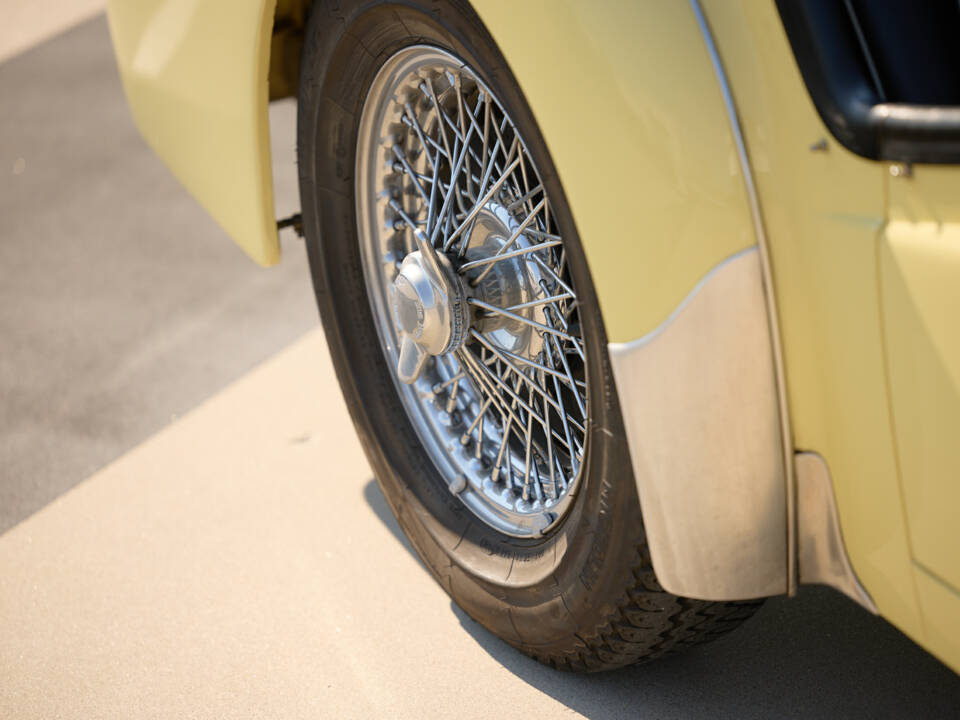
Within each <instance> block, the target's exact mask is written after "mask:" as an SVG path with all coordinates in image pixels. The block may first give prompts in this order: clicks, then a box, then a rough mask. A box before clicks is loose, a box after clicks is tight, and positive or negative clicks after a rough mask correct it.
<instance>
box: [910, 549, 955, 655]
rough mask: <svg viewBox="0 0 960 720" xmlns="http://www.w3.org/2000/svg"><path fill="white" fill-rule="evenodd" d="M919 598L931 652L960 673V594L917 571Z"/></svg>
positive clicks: (927, 573) (932, 577)
mask: <svg viewBox="0 0 960 720" xmlns="http://www.w3.org/2000/svg"><path fill="white" fill-rule="evenodd" d="M915 572H916V579H917V594H918V596H919V597H920V606H921V607H922V608H923V629H924V636H925V638H926V640H925V642H924V645H925V646H926V648H927V650H929V651H930V652H932V653H933V654H934V655H936V656H937V657H938V658H940V659H941V660H942V661H943V662H945V663H946V664H947V665H949V666H950V667H952V668H953V669H954V670H956V671H957V672H960V632H958V631H957V623H958V620H957V618H960V594H957V591H956V589H955V588H951V587H949V586H948V585H946V584H945V583H944V582H943V580H941V579H939V578H937V577H936V576H934V575H933V574H931V573H929V572H927V571H926V570H925V569H923V568H921V567H917V568H916V571H915Z"/></svg>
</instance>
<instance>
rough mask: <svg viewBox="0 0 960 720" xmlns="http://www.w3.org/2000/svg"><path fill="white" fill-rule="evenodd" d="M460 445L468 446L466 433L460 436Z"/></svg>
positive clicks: (468, 437)
mask: <svg viewBox="0 0 960 720" xmlns="http://www.w3.org/2000/svg"><path fill="white" fill-rule="evenodd" d="M460 444H461V445H469V444H470V436H469V435H468V434H467V433H464V434H463V435H461V436H460Z"/></svg>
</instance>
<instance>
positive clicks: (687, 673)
mask: <svg viewBox="0 0 960 720" xmlns="http://www.w3.org/2000/svg"><path fill="white" fill-rule="evenodd" d="M107 43H108V39H107V32H106V25H105V23H104V21H103V19H102V18H97V19H95V20H92V21H90V22H87V23H85V24H83V25H81V26H79V27H77V28H76V29H73V30H71V31H69V32H68V33H66V34H65V35H62V36H59V37H56V38H54V39H52V40H50V41H48V42H45V43H44V44H42V45H40V46H38V47H36V48H34V49H32V50H30V51H28V52H27V53H25V54H21V55H18V56H15V57H13V58H11V59H9V60H6V61H5V62H3V63H2V64H0V532H2V534H0V578H2V581H0V638H3V640H2V642H0V718H8V717H9V718H48V717H84V718H86V717H116V718H145V717H163V718H170V717H210V718H222V717H283V718H295V717H383V716H389V717H451V716H453V717H458V718H471V717H478V718H480V717H482V718H490V717H503V718H513V717H524V718H552V717H567V716H576V715H583V716H586V717H592V718H618V717H644V718H646V717H649V718H718V717H732V718H751V717H791V718H793V717H798V718H799V717H803V718H807V717H809V718H835V717H844V718H860V717H862V718H880V717H898V718H951V717H956V716H957V709H958V708H960V679H958V677H957V676H955V675H954V674H953V673H951V672H950V671H949V670H947V669H946V668H944V667H943V666H942V665H941V664H939V663H938V662H937V661H936V660H935V659H933V658H932V657H930V656H929V655H927V654H926V653H925V652H923V651H922V650H920V649H919V648H918V647H917V646H915V645H914V644H913V643H911V642H910V641H909V640H907V639H906V638H904V637H903V636H902V635H900V633H898V632H897V631H896V630H894V629H893V628H891V627H890V626H889V625H888V624H887V623H885V622H884V621H883V620H881V619H878V618H873V617H871V616H869V615H867V614H866V613H864V612H863V611H861V610H860V609H859V608H858V607H856V606H855V605H853V604H852V603H850V602H849V601H847V600H846V599H844V598H842V597H841V596H839V595H837V594H835V593H833V592H831V591H829V590H825V589H819V588H807V589H804V590H803V591H802V592H801V594H800V596H799V597H798V598H796V599H794V600H792V601H786V600H782V599H777V600H772V601H770V602H768V603H767V604H766V605H765V607H764V608H763V609H762V610H761V611H760V612H759V613H758V615H757V616H756V617H755V618H754V619H753V620H751V621H750V622H749V623H747V624H746V625H744V626H743V627H742V628H741V629H739V630H738V631H736V632H734V633H733V634H731V635H730V636H728V637H725V638H723V639H721V640H720V641H718V642H716V643H713V644H711V645H709V646H704V647H702V648H698V649H696V650H694V651H692V652H690V653H687V654H685V655H681V656H676V657H671V658H667V659H665V660H663V661H661V662H658V663H654V664H651V665H649V666H643V667H638V668H630V669H627V670H623V671H618V672H615V673H610V674H607V675H601V676H586V677H585V676H576V675H569V674H561V673H557V672H554V671H551V670H549V669H547V668H544V667H542V666H540V665H538V664H537V663H535V662H533V661H531V660H529V659H528V658H526V657H524V656H522V655H520V654H519V653H517V652H515V651H514V650H512V649H510V648H509V647H507V646H505V645H504V644H502V643H500V642H499V641H498V640H497V639H496V638H493V637H491V636H490V635H489V634H488V633H486V632H485V631H484V630H482V629H481V628H479V627H478V626H477V625H476V624H475V623H473V622H472V621H471V620H469V619H468V618H467V617H466V616H464V615H463V614H462V613H461V612H460V611H459V610H458V609H457V608H456V607H454V606H452V605H451V604H450V602H449V600H448V599H447V597H446V596H445V595H444V594H443V593H442V592H441V591H440V589H439V588H438V587H436V586H435V585H434V584H433V583H432V582H431V581H430V579H429V577H428V576H427V574H426V572H425V571H424V570H423V569H422V568H421V566H420V565H419V563H418V562H417V560H416V559H415V558H414V557H413V556H412V555H411V553H410V550H409V546H408V545H407V544H406V543H405V542H404V540H403V539H402V537H401V536H400V535H399V530H398V529H397V526H396V524H395V522H394V521H393V519H392V518H391V517H390V515H389V512H388V510H387V508H386V505H385V503H384V501H383V499H382V496H381V495H380V493H379V491H378V490H377V488H376V485H375V483H374V482H373V481H372V480H371V477H370V471H369V469H368V467H367V464H366V462H365V460H364V459H363V456H362V453H361V451H360V447H359V444H358V443H357V441H356V439H355V437H354V435H353V431H352V428H351V427H350V424H349V419H348V417H347V414H346V410H345V408H344V406H343V403H342V401H341V399H340V396H339V392H338V390H337V388H336V382H335V380H334V378H333V373H332V369H331V367H330V363H329V359H328V357H327V353H326V348H325V347H324V343H323V339H322V336H321V335H320V333H319V332H318V331H317V330H316V314H315V311H314V309H313V305H312V300H311V297H310V288H309V283H308V279H307V273H306V268H305V262H304V257H303V251H302V248H301V247H300V246H299V245H298V243H297V241H296V240H295V239H293V238H285V240H284V261H283V263H282V264H281V265H280V266H279V267H278V268H274V269H272V270H269V271H261V270H258V269H257V268H255V267H254V266H253V265H252V264H251V263H250V262H249V261H247V260H246V258H245V257H243V256H242V255H241V254H240V253H239V252H238V251H236V250H234V248H233V247H232V245H231V244H230V243H229V241H228V240H227V239H226V238H225V237H224V236H223V234H222V232H221V231H219V230H218V229H217V227H216V226H215V225H214V224H213V222H212V221H210V220H209V219H208V218H207V217H206V216H205V215H204V214H203V213H202V211H201V210H200V209H199V208H198V207H197V206H196V205H195V204H194V203H193V201H192V200H191V199H190V198H189V197H188V196H187V195H186V193H185V192H184V191H183V190H182V189H180V187H179V186H178V185H177V184H176V182H175V181H174V180H173V179H172V178H171V177H170V176H169V175H168V173H167V172H166V171H165V170H164V168H163V167H162V166H161V165H160V163H159V162H158V161H157V160H156V159H155V158H154V157H153V156H152V155H151V154H150V153H149V151H148V150H147V149H146V147H145V146H144V144H143V142H142V141H141V140H140V139H139V138H138V136H137V135H136V132H135V131H134V129H133V127H132V124H131V121H130V118H129V115H128V112H127V110H126V108H125V106H124V104H123V99H122V94H121V90H120V85H119V82H118V79H117V77H116V71H115V70H114V68H113V66H112V61H111V57H110V50H109V46H108V44H107ZM0 52H2V48H0ZM273 113H274V115H273V120H274V135H275V148H276V149H277V153H276V156H277V158H278V164H279V166H280V168H281V170H282V171H283V172H284V174H283V176H282V178H281V181H280V184H279V187H278V201H279V205H280V211H281V212H283V211H286V210H290V209H295V207H296V199H295V187H294V184H293V183H292V182H291V175H290V174H289V169H290V167H289V166H290V162H289V161H290V159H291V158H292V154H293V148H292V136H291V134H290V129H291V123H292V107H290V106H281V107H279V108H274V111H273ZM291 343H292V344H291ZM261 363H262V364H261Z"/></svg>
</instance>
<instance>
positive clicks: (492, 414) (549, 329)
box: [355, 45, 590, 537]
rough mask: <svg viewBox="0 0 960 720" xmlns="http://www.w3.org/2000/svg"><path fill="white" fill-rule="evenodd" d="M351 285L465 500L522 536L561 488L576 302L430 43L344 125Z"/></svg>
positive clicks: (576, 416) (519, 148)
mask: <svg viewBox="0 0 960 720" xmlns="http://www.w3.org/2000/svg"><path fill="white" fill-rule="evenodd" d="M356 163H357V165H356V175H355V183H356V186H355V187H356V196H357V221H358V229H359V241H360V251H361V257H362V264H363V272H364V277H365V281H366V287H367V294H368V297H369V300H370V304H371V307H372V310H373V316H374V322H375V325H376V326H377V332H378V335H379V339H380V342H381V345H382V348H383V352H384V354H385V356H386V359H387V363H388V365H389V366H390V367H391V368H393V373H394V379H395V380H396V385H397V389H398V391H399V393H400V396H401V399H402V402H403V404H404V407H405V409H406V411H407V414H408V416H409V417H410V419H411V421H412V423H413V425H414V427H415V428H416V431H417V433H418V435H419V437H420V439H421V441H422V442H423V444H424V446H425V448H426V449H427V451H428V453H429V454H430V456H431V458H432V459H433V461H434V463H435V464H436V465H437V468H438V470H439V471H440V473H441V476H442V477H443V478H444V479H445V480H446V481H447V483H448V485H449V488H450V490H451V492H453V493H455V494H457V495H458V496H459V497H460V499H461V500H462V501H463V502H464V504H466V506H467V507H468V508H470V510H471V511H473V512H474V513H475V514H476V515H477V516H478V517H480V518H481V519H482V520H483V521H484V522H485V523H487V524H488V525H490V526H492V527H494V528H495V529H497V530H498V531H500V532H502V533H505V534H507V535H511V536H516V537H538V536H541V535H543V534H544V533H546V532H548V531H549V530H550V528H551V527H553V526H554V525H556V524H557V523H558V522H559V521H560V520H561V519H562V517H563V516H564V512H565V510H566V509H567V508H568V507H569V506H570V503H571V502H572V500H573V498H574V497H575V495H576V492H577V487H578V481H579V478H580V475H581V474H582V472H581V471H582V468H583V465H584V457H585V453H586V445H587V437H588V426H589V417H590V413H589V403H588V397H589V395H588V392H587V373H586V352H585V344H584V339H583V334H582V330H581V321H580V304H579V302H578V299H577V293H576V288H575V286H574V282H573V279H572V278H571V275H570V272H569V270H568V268H567V257H566V252H565V249H564V240H563V237H561V235H560V233H559V231H558V229H557V227H556V224H555V222H554V220H553V218H552V217H551V204H550V198H549V197H548V196H547V193H546V191H545V189H544V184H543V183H542V181H541V176H540V174H539V172H538V171H537V168H536V166H535V165H534V163H533V161H532V160H531V157H530V155H529V153H528V150H527V145H526V144H525V143H524V139H523V138H522V137H521V136H520V135H519V133H518V132H517V129H516V127H515V124H514V122H513V120H512V119H511V118H510V116H509V115H508V114H507V113H506V112H505V111H504V109H503V106H502V105H501V103H500V102H499V101H498V99H497V98H496V97H495V96H494V95H493V94H492V93H491V92H490V90H489V89H488V87H487V86H486V85H485V84H484V83H483V81H482V80H481V79H480V78H479V77H478V76H477V74H476V73H474V72H473V71H472V70H471V69H470V68H469V67H467V66H466V65H464V64H463V63H462V62H461V61H460V60H459V59H458V58H457V57H455V56H454V55H452V54H450V53H448V52H446V51H444V50H441V49H439V48H435V47H432V46H422V45H421V46H413V47H408V48H405V49H403V50H401V51H399V52H397V53H396V54H395V55H393V57H391V58H390V59H389V60H387V62H386V63H385V65H384V66H383V67H382V68H381V70H380V71H379V73H378V74H377V76H376V78H375V79H374V81H373V84H372V86H371V88H370V91H369V93H368V95H367V99H366V102H365V103H364V106H363V111H362V114H361V118H360V123H359V134H358V140H357V160H356Z"/></svg>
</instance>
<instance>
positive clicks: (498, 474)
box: [490, 465, 500, 482]
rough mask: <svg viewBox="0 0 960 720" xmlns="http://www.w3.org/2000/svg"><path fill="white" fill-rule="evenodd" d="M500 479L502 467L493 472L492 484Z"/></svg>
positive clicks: (497, 467)
mask: <svg viewBox="0 0 960 720" xmlns="http://www.w3.org/2000/svg"><path fill="white" fill-rule="evenodd" d="M499 478H500V466H499V465H497V466H496V467H495V468H494V469H493V472H492V473H490V480H491V482H496V481H497V480H498V479H499Z"/></svg>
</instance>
